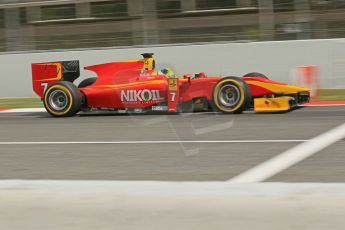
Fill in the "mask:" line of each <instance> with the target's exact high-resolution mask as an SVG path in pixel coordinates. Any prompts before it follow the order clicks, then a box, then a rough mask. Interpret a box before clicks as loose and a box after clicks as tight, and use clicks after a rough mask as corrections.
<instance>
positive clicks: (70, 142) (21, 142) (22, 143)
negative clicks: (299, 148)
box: [0, 140, 308, 145]
mask: <svg viewBox="0 0 345 230" xmlns="http://www.w3.org/2000/svg"><path fill="white" fill-rule="evenodd" d="M305 141H308V140H194V141H192V140H191V141H183V140H176V141H2V142H0V145H66V144H100V145H104V144H180V143H184V144H193V143H201V144H202V143H290V142H305Z"/></svg>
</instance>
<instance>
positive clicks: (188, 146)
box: [0, 106, 345, 182]
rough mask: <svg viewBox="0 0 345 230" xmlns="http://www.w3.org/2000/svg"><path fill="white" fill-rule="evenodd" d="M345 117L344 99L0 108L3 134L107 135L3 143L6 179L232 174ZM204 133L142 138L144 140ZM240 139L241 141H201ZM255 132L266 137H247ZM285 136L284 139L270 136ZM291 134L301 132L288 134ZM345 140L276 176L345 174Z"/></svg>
mask: <svg viewBox="0 0 345 230" xmlns="http://www.w3.org/2000/svg"><path fill="white" fill-rule="evenodd" d="M344 122H345V107H344V106H337V107H307V108H302V109H298V110H294V111H292V112H290V113H280V114H254V113H252V112H248V113H244V114H241V115H225V114H214V113H195V114H183V115H164V114H163V115H159V114H155V115H114V114H111V115H109V114H107V115H87V114H84V115H79V116H76V117H72V118H52V117H50V116H48V115H47V114H46V113H6V114H5V113H4V114H0V142H106V141H110V142H112V141H125V142H128V141H129V142H130V143H118V144H116V143H112V144H109V143H103V144H100V143H98V144H95V143H76V144H54V143H52V144H44V145H42V144H30V145H27V144H11V145H0V179H64V180H161V181H225V180H229V179H230V178H232V177H234V176H237V175H238V174H240V173H242V172H244V171H246V170H248V169H250V168H252V167H254V166H256V165H258V164H260V163H262V162H264V161H266V160H268V159H270V158H272V157H274V156H276V155H278V154H280V153H281V152H283V151H285V150H287V149H289V148H291V147H293V146H295V145H297V144H298V143H299V142H298V140H308V139H311V138H313V137H315V136H317V135H319V134H321V133H323V132H326V131H328V130H330V129H332V128H334V127H336V126H339V125H341V124H342V123H344ZM186 140H188V141H201V142H198V143H175V142H174V143H144V144H143V143H136V142H137V141H148V142H150V141H186ZM205 140H206V141H222V140H226V141H229V140H241V141H244V142H242V143H202V141H205ZM248 140H267V142H263V143H248V142H246V141H248ZM271 140H282V142H279V141H278V142H270V141H271ZM284 140H297V141H296V142H295V141H292V142H284ZM344 165H345V140H341V141H339V142H337V143H336V144H333V145H331V146H329V147H327V148H326V149H324V150H322V151H320V152H318V153H316V154H315V155H313V156H312V157H310V158H307V159H306V160H304V161H302V162H300V163H298V164H296V165H295V166H292V167H291V168H288V169H287V170H284V171H283V172H281V173H279V174H277V175H275V176H273V177H271V178H269V179H268V181H282V182H345V167H344Z"/></svg>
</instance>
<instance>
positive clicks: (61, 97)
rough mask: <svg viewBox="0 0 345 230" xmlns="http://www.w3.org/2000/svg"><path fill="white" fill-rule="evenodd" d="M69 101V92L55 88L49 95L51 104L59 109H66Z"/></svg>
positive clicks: (55, 108)
mask: <svg viewBox="0 0 345 230" xmlns="http://www.w3.org/2000/svg"><path fill="white" fill-rule="evenodd" d="M68 101H69V100H68V97H67V94H66V93H65V92H64V91H62V90H54V91H53V92H52V93H51V94H50V95H49V104H50V106H51V107H52V108H53V109H54V110H57V111H61V110H64V109H65V108H66V107H67V105H68Z"/></svg>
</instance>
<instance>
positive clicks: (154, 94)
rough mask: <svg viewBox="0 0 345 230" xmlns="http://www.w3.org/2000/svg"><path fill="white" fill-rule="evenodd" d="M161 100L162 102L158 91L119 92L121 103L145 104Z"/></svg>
mask: <svg viewBox="0 0 345 230" xmlns="http://www.w3.org/2000/svg"><path fill="white" fill-rule="evenodd" d="M161 100H164V98H163V97H161V96H160V91H159V90H158V89H143V90H121V101H122V102H141V101H144V102H145V101H161Z"/></svg>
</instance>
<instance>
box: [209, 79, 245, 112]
mask: <svg viewBox="0 0 345 230" xmlns="http://www.w3.org/2000/svg"><path fill="white" fill-rule="evenodd" d="M212 97H213V99H212V101H211V103H212V107H213V108H214V110H217V111H220V112H223V113H236V114H237V113H242V112H243V111H244V110H245V109H247V108H249V106H250V101H251V93H250V89H249V86H248V84H247V83H246V82H245V81H244V80H242V79H241V78H239V77H225V78H223V79H221V80H219V81H218V83H217V84H216V85H215V87H214V89H213V94H212Z"/></svg>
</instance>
